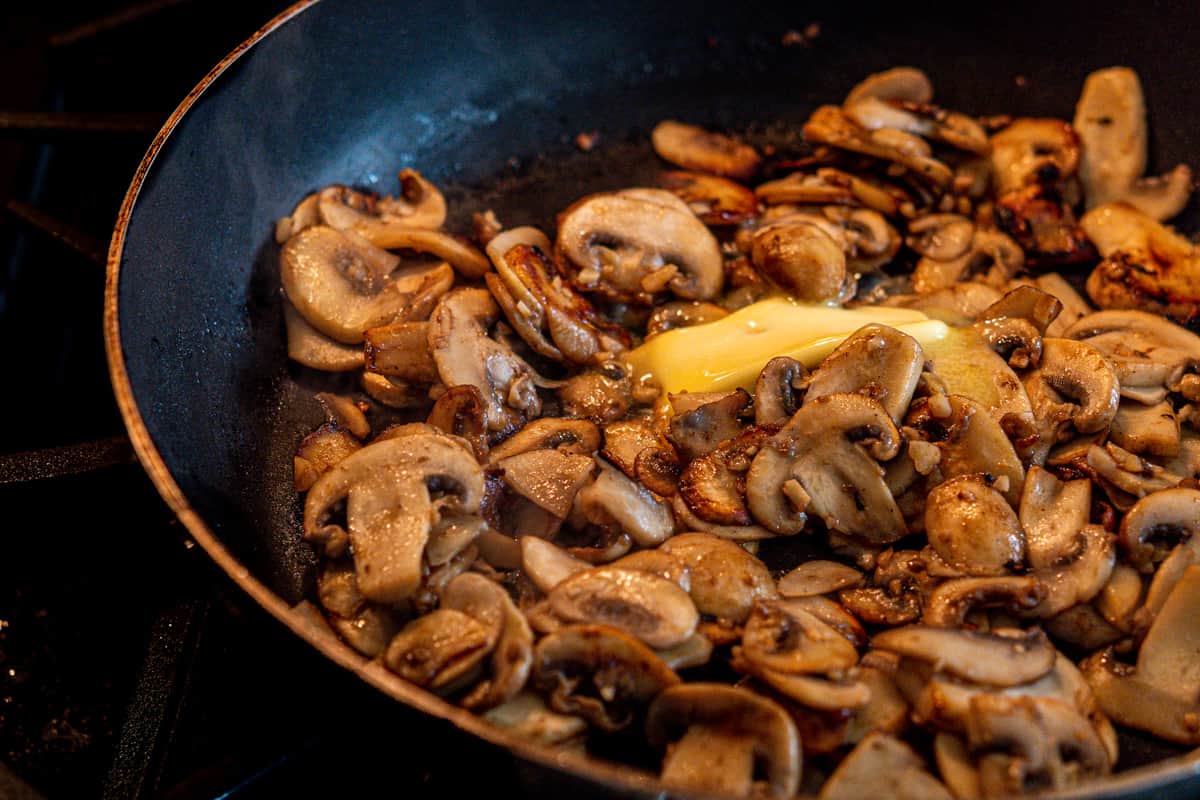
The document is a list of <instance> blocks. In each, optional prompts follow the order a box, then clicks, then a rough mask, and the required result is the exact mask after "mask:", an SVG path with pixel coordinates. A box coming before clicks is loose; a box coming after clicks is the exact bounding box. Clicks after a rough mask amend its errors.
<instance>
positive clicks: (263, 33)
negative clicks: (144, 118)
mask: <svg viewBox="0 0 1200 800" xmlns="http://www.w3.org/2000/svg"><path fill="white" fill-rule="evenodd" d="M319 2H321V0H298V2H296V3H295V4H293V5H291V6H289V7H288V8H286V9H285V10H283V11H282V12H280V13H279V14H277V15H276V16H275V17H274V18H272V19H271V20H270V21H268V22H267V23H266V24H265V25H263V26H262V27H261V28H259V29H258V30H257V31H256V32H254V33H253V34H252V35H251V36H249V37H248V38H247V39H246V40H245V41H243V42H242V43H241V44H239V45H238V46H237V47H236V48H234V49H233V50H232V51H231V52H230V53H229V54H228V55H226V56H225V57H224V58H223V59H221V61H219V62H218V63H217V64H216V66H214V67H213V68H212V69H211V70H210V71H209V72H208V74H207V75H205V76H204V78H202V79H201V80H200V82H199V83H197V84H196V86H195V87H194V88H193V89H192V90H191V91H190V92H189V93H188V94H187V96H186V97H185V98H184V99H183V100H182V101H181V102H180V104H179V105H178V106H177V107H176V108H175V110H174V111H172V112H171V115H170V116H169V117H168V118H167V121H166V122H165V123H164V124H163V126H162V128H161V129H160V130H159V131H158V132H157V133H156V134H155V137H154V140H153V141H152V142H151V144H150V147H149V148H148V149H147V151H146V154H145V155H144V156H143V157H142V160H141V161H140V163H139V164H138V167H137V170H136V171H135V173H134V176H133V179H132V181H131V182H130V185H129V189H128V190H127V191H126V193H125V196H124V199H123V200H122V202H121V207H120V210H119V212H118V214H117V219H116V222H115V224H114V228H113V235H112V239H111V241H110V244H109V249H108V258H107V267H106V276H105V288H104V344H105V351H106V354H107V359H108V367H109V378H110V381H111V383H112V387H113V394H114V395H115V397H116V400H117V406H118V409H119V411H120V413H121V418H122V420H123V421H124V424H125V428H126V430H127V432H128V434H129V438H130V442H131V443H132V445H133V449H134V452H135V453H136V454H137V457H138V460H139V461H140V462H141V464H142V467H143V469H144V470H145V471H146V473H147V475H148V476H149V477H150V480H151V481H152V482H153V484H154V486H155V488H156V490H157V491H158V493H159V495H160V496H161V497H162V499H163V500H164V501H165V502H166V503H167V505H168V507H169V508H170V509H171V511H172V512H173V513H174V514H175V516H176V517H177V518H178V519H179V521H180V522H181V523H183V525H184V527H185V528H186V529H187V531H188V533H189V534H190V535H191V536H192V538H193V539H195V541H196V542H197V543H198V544H199V545H200V546H201V547H202V548H203V549H204V551H205V552H206V553H207V554H208V556H209V557H210V558H212V560H213V561H214V562H215V563H216V564H217V566H219V567H220V568H221V569H222V570H223V571H224V572H225V573H226V574H227V575H228V576H229V577H230V578H231V579H232V580H233V582H234V583H235V584H237V586H238V587H239V588H240V589H241V590H242V591H244V592H246V594H248V595H249V596H250V597H251V599H253V600H254V601H255V602H256V603H258V604H259V605H260V606H261V607H262V608H264V609H265V610H266V611H267V612H268V613H269V614H270V615H271V616H273V617H275V619H276V620H278V621H279V622H280V623H282V624H283V625H284V626H286V627H287V628H288V629H289V630H291V631H292V633H294V634H295V635H296V636H298V637H300V638H301V639H303V640H304V641H305V642H307V643H308V644H309V645H310V646H312V647H313V648H315V649H316V650H317V651H318V652H319V653H320V654H321V655H323V656H324V657H326V658H328V659H330V660H331V661H333V662H334V663H335V664H337V665H338V666H340V667H342V668H344V669H346V670H348V671H350V672H352V673H353V674H354V675H356V676H357V677H358V678H359V679H360V680H362V681H364V682H366V683H367V684H369V685H371V686H372V687H374V688H375V689H377V690H379V691H380V692H382V693H383V694H384V695H386V696H388V697H390V698H391V699H393V700H397V701H399V702H401V703H403V704H404V705H406V706H408V707H410V708H414V709H416V710H417V711H420V712H421V713H424V714H429V715H431V716H433V717H436V718H438V719H441V720H443V721H446V722H449V723H451V724H452V725H454V726H455V727H456V728H458V729H459V730H461V731H464V732H465V733H468V734H470V735H472V736H476V737H478V738H480V739H483V740H484V741H486V742H489V743H490V744H493V745H496V746H499V747H503V748H504V749H506V750H508V751H509V752H511V753H512V754H514V755H515V756H517V757H518V758H520V759H523V760H526V761H529V762H532V763H535V764H538V765H540V766H542V767H546V768H549V769H552V770H555V771H557V772H561V773H566V774H569V775H575V776H582V777H584V778H586V779H588V780H590V781H593V782H595V783H598V784H600V785H603V786H605V787H606V788H610V789H618V790H624V791H629V792H636V793H639V794H642V795H644V796H650V795H663V794H664V793H665V791H666V790H665V788H664V787H663V785H662V784H661V783H660V782H659V780H658V779H657V777H656V776H654V775H652V774H651V773H648V772H645V771H643V770H641V769H640V768H636V767H630V766H625V765H621V764H617V763H615V762H609V761H605V760H602V759H599V758H595V757H593V756H590V755H587V754H582V753H576V752H565V751H562V750H558V749H555V748H553V747H551V746H548V745H542V744H538V743H535V742H531V741H529V740H527V739H523V738H520V737H518V736H516V735H515V734H513V733H511V732H509V731H506V730H504V729H502V728H499V727H496V726H494V725H491V724H489V723H487V722H486V721H484V719H483V718H482V717H480V716H477V715H475V714H473V713H471V712H469V711H467V710H465V709H463V708H460V707H458V706H455V705H453V704H451V703H449V702H447V701H446V700H444V699H442V698H440V697H438V696H436V695H434V694H432V693H430V692H427V691H425V690H424V689H420V688H418V687H416V686H415V685H413V684H410V683H408V682H406V681H404V680H403V679H401V678H399V677H398V676H396V675H393V674H392V673H390V672H388V671H387V670H386V669H385V668H384V667H383V666H382V665H381V664H380V663H379V662H378V661H377V660H371V659H367V658H366V657H364V656H362V655H361V654H359V653H358V652H357V651H355V650H354V649H352V648H351V647H350V646H349V645H347V644H346V643H345V642H343V641H342V640H341V639H339V638H338V637H337V636H336V634H334V633H333V632H332V631H331V630H330V629H328V628H327V627H323V626H321V625H320V624H319V623H317V622H316V621H315V620H313V619H312V618H311V617H310V616H308V615H306V614H305V613H304V612H303V611H302V610H300V607H299V606H290V605H288V604H287V602H286V601H285V600H284V599H283V598H282V597H280V596H279V595H278V594H276V593H275V592H273V591H272V590H271V589H270V588H268V587H267V585H266V584H265V583H263V582H262V581H261V580H260V579H259V578H257V577H256V576H255V575H254V574H252V573H251V571H250V570H249V569H248V568H247V567H246V566H245V565H244V564H242V563H241V562H240V561H239V560H238V559H237V558H236V557H235V556H234V555H233V554H232V553H231V552H230V551H229V550H228V549H227V548H226V547H225V545H224V544H223V543H222V542H221V540H220V539H219V538H218V537H217V535H216V534H215V533H214V532H213V530H212V529H211V528H210V527H209V526H208V523H206V522H205V521H204V519H203V518H202V517H201V516H200V514H199V513H198V512H196V511H195V510H194V509H193V508H192V506H191V504H190V502H189V501H188V499H187V497H186V496H185V495H184V493H183V490H182V489H181V488H180V486H179V484H178V483H177V482H176V481H175V478H174V476H173V475H172V474H171V471H170V469H169V468H168V467H167V464H166V462H165V460H164V459H163V457H162V455H161V453H159V450H158V447H157V445H156V444H155V443H154V440H153V439H152V437H151V436H150V432H149V429H148V428H147V427H146V424H145V421H144V420H143V419H142V414H141V410H140V409H139V407H138V405H137V401H136V400H135V398H134V391H133V385H132V382H131V380H130V377H129V373H128V371H127V369H126V366H125V355H124V351H123V349H122V347H121V334H120V318H119V309H118V298H119V289H120V273H121V261H122V257H123V254H124V246H125V238H126V235H127V233H128V227H129V222H130V220H131V218H132V214H133V209H134V206H135V205H136V204H137V200H138V198H139V196H140V194H141V189H142V186H143V184H144V183H145V181H146V178H147V176H148V175H149V173H150V170H151V169H152V167H153V166H154V163H155V161H156V160H157V157H158V155H159V153H160V152H161V150H162V148H163V146H164V145H165V144H166V142H167V140H168V139H169V138H170V136H171V134H172V133H173V132H174V130H175V128H176V127H177V126H178V125H179V123H180V121H181V120H182V119H183V118H184V117H185V116H186V115H187V113H188V112H189V111H190V110H191V108H192V106H193V105H195V103H196V101H197V100H198V99H199V98H200V97H201V96H202V95H203V94H204V93H205V92H206V91H207V90H208V89H209V88H210V87H211V86H212V85H213V84H214V83H215V82H216V81H217V80H218V79H219V78H220V77H221V75H222V74H223V73H224V72H225V71H226V70H227V69H228V68H229V67H230V66H232V65H233V64H234V63H235V62H236V61H237V60H238V59H239V58H241V57H242V56H243V55H244V54H245V53H246V52H247V51H249V50H250V49H251V48H252V47H254V46H255V45H256V44H257V43H258V42H260V41H262V40H263V39H265V38H266V37H267V36H269V35H270V34H271V33H273V32H274V31H275V30H277V29H278V28H280V27H282V26H283V25H285V24H286V23H288V22H289V21H291V20H292V19H294V18H295V17H297V16H299V15H300V14H301V13H303V12H304V11H307V10H308V9H310V8H312V7H313V6H315V5H317V4H318V3H319ZM1197 777H1200V748H1197V749H1195V750H1193V751H1191V752H1190V753H1187V754H1185V755H1182V756H1177V757H1174V758H1169V759H1165V760H1163V761H1159V762H1156V763H1153V764H1147V765H1143V766H1140V767H1136V768H1134V769H1130V770H1126V771H1124V772H1120V773H1115V774H1113V775H1111V776H1109V777H1108V778H1107V779H1106V780H1105V781H1103V782H1102V783H1095V784H1092V785H1090V786H1089V785H1084V786H1082V787H1079V788H1076V789H1072V790H1066V791H1058V792H1050V793H1043V794H1038V795H1030V797H1040V798H1054V799H1055V800H1067V799H1068V798H1078V800H1085V799H1086V800H1101V798H1114V799H1115V798H1117V797H1120V796H1124V795H1126V794H1128V793H1131V792H1144V791H1149V790H1152V789H1165V788H1169V787H1171V786H1172V785H1173V784H1176V783H1178V782H1180V781H1183V780H1187V779H1188V778H1192V779H1196V778H1197Z"/></svg>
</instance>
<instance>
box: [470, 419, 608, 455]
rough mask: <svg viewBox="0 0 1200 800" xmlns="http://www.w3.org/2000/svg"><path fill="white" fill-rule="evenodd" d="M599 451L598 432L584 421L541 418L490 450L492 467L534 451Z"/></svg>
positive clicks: (589, 423) (582, 453)
mask: <svg viewBox="0 0 1200 800" xmlns="http://www.w3.org/2000/svg"><path fill="white" fill-rule="evenodd" d="M599 448H600V429H599V428H597V427H596V426H595V424H594V423H592V422H589V421H588V420H586V419H559V418H557V417H540V418H538V419H534V420H530V421H529V422H528V423H527V424H526V425H525V426H524V427H522V428H521V429H520V430H519V431H517V432H516V433H514V434H513V435H512V436H510V437H509V438H507V439H505V440H504V441H503V442H501V443H500V444H498V445H496V446H495V447H493V448H492V449H491V451H490V454H489V456H490V459H491V462H492V463H493V464H494V463H496V462H497V461H500V460H501V459H505V458H508V457H509V456H515V455H519V454H521V453H528V452H531V451H533V450H556V451H558V452H560V453H567V454H570V455H592V454H594V453H595V452H596V450H598V449H599Z"/></svg>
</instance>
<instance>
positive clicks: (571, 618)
mask: <svg viewBox="0 0 1200 800" xmlns="http://www.w3.org/2000/svg"><path fill="white" fill-rule="evenodd" d="M548 599H549V601H550V608H551V610H552V611H553V612H554V613H555V614H557V615H558V616H559V617H561V618H562V619H564V620H566V621H567V622H588V623H594V624H598V625H609V626H611V627H614V628H619V629H621V630H623V631H625V632H626V633H629V634H632V635H634V636H636V637H637V638H638V639H641V640H642V641H643V642H645V643H646V644H648V645H650V646H651V647H653V648H655V649H658V650H665V649H668V648H671V647H675V646H677V645H680V644H682V643H683V642H684V641H685V640H687V639H688V638H689V637H690V636H691V635H692V634H693V633H694V632H695V630H696V623H697V622H699V621H700V615H699V613H697V611H696V606H695V604H693V603H692V600H691V598H690V597H689V596H688V593H687V592H686V591H684V590H683V589H681V588H680V587H679V585H678V584H676V583H674V582H673V581H670V580H667V579H666V578H663V577H661V576H659V575H655V574H653V573H650V572H645V571H642V570H633V569H622V568H620V567H611V566H610V567H597V568H596V569H590V570H586V571H583V572H579V573H576V574H575V575H572V576H570V577H568V578H566V579H565V580H563V581H561V582H559V583H558V584H556V585H555V586H554V588H553V589H552V590H551V591H550V594H549V597H548Z"/></svg>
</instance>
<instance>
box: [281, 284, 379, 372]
mask: <svg viewBox="0 0 1200 800" xmlns="http://www.w3.org/2000/svg"><path fill="white" fill-rule="evenodd" d="M283 321H284V326H285V328H286V330H287V343H288V358H290V359H291V360H292V361H295V362H296V363H298V364H303V365H304V366H306V367H312V368H313V369H322V370H325V371H326V372H348V371H350V370H355V369H361V368H362V365H363V351H362V348H361V347H354V346H351V345H348V344H344V343H342V342H339V341H337V340H336V339H331V338H329V337H328V336H326V335H325V334H323V333H321V332H320V331H319V330H317V329H316V328H314V327H313V326H312V325H309V324H308V323H307V322H306V321H305V319H304V317H302V316H301V315H300V312H299V311H297V310H296V309H295V307H294V306H293V305H292V304H291V303H289V302H287V301H286V300H285V301H284V304H283Z"/></svg>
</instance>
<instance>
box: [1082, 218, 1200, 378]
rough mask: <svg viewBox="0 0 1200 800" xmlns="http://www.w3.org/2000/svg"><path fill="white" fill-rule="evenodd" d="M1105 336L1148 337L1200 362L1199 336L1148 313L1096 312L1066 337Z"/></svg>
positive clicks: (1130, 311) (1125, 311)
mask: <svg viewBox="0 0 1200 800" xmlns="http://www.w3.org/2000/svg"><path fill="white" fill-rule="evenodd" d="M1114 208H1115V207H1114ZM1103 249H1104V248H1103V246H1102V247H1101V250H1102V251H1103ZM1105 333H1120V334H1124V335H1127V336H1128V335H1130V334H1134V335H1137V336H1139V337H1145V338H1146V339H1149V340H1151V341H1153V342H1154V343H1155V344H1157V345H1158V346H1159V347H1166V348H1170V349H1172V350H1178V351H1180V352H1182V353H1186V354H1187V356H1188V357H1189V358H1194V359H1200V336H1197V335H1196V334H1194V333H1192V332H1191V331H1189V330H1188V329H1186V328H1184V327H1181V326H1179V325H1176V324H1175V323H1173V322H1171V321H1170V320H1167V319H1163V318H1162V317H1161V316H1159V315H1158V314H1153V313H1150V312H1149V311H1135V310H1131V309H1121V310H1111V311H1097V312H1095V313H1093V314H1088V315H1087V316H1085V317H1083V318H1082V319H1080V320H1079V321H1078V322H1076V323H1075V324H1074V325H1072V326H1071V327H1070V329H1069V330H1068V331H1067V333H1066V336H1067V338H1069V339H1090V338H1091V337H1094V336H1099V335H1101V334H1105Z"/></svg>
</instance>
